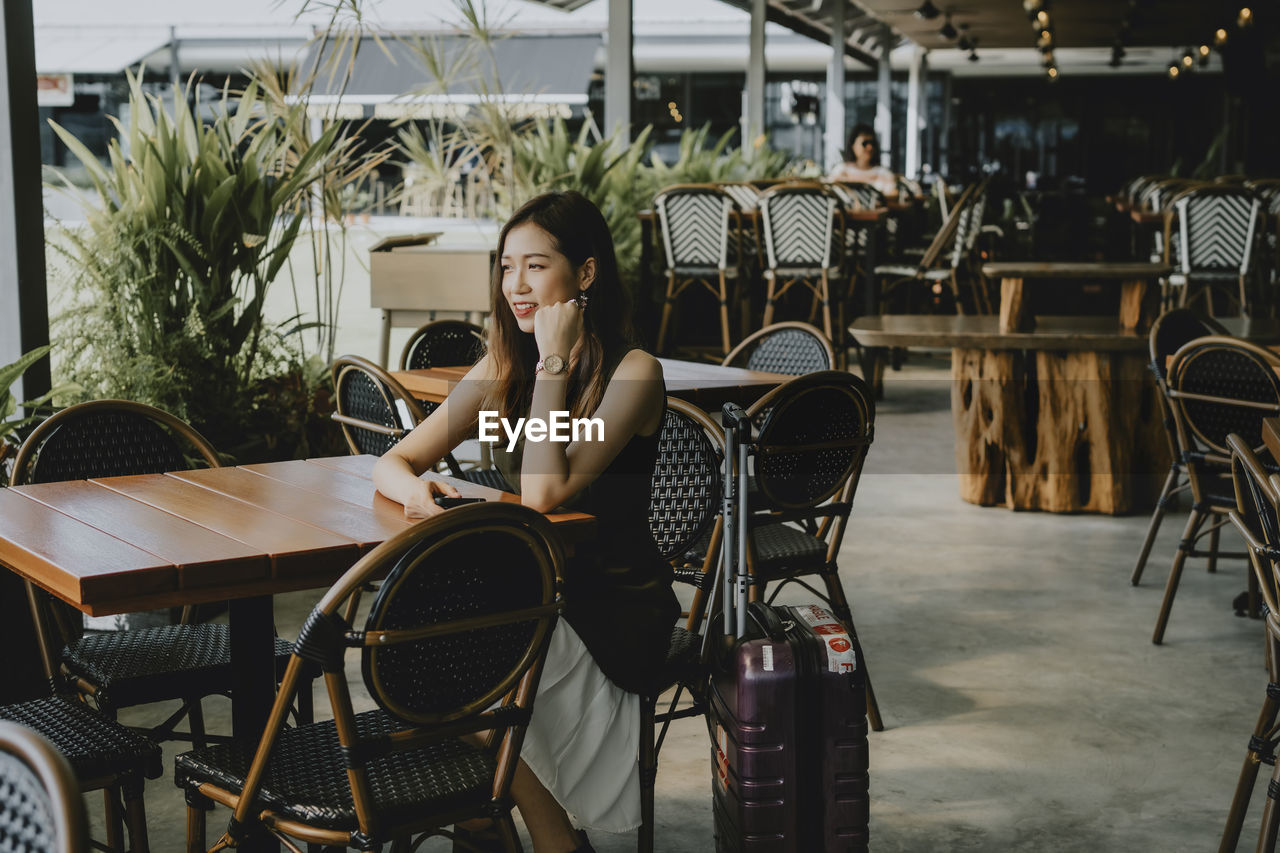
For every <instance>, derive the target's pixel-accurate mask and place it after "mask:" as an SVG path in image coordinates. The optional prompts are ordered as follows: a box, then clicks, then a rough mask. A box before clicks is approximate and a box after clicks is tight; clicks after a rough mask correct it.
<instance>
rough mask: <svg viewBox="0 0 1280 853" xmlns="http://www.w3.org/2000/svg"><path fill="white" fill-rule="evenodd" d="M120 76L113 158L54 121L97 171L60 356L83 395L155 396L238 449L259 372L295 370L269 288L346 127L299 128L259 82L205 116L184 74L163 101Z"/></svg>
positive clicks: (296, 109) (295, 356)
mask: <svg viewBox="0 0 1280 853" xmlns="http://www.w3.org/2000/svg"><path fill="white" fill-rule="evenodd" d="M129 88H130V99H129V116H128V121H127V124H126V123H121V122H119V121H115V124H116V129H117V132H118V138H117V139H114V140H112V142H111V144H110V146H109V162H108V164H105V165H104V164H102V163H100V162H99V161H98V159H97V158H96V157H94V155H93V154H92V153H90V152H89V151H88V149H86V148H85V147H84V146H83V145H82V144H81V143H80V142H79V141H78V140H77V139H76V138H75V137H74V136H73V135H72V134H71V133H69V132H68V131H66V130H65V129H64V128H61V127H59V126H57V125H56V124H55V125H54V126H53V127H54V130H55V131H56V132H57V134H58V136H59V137H60V138H61V139H62V141H63V142H64V143H65V144H66V145H67V147H68V148H69V149H70V151H71V152H72V153H73V154H74V155H75V156H76V157H77V159H79V160H80V161H81V163H82V164H83V166H84V168H85V170H86V171H87V174H88V176H89V179H90V180H91V182H92V185H93V192H92V193H91V194H90V195H89V197H87V198H82V207H83V210H84V215H85V219H86V223H85V226H84V228H82V229H68V230H67V231H66V233H65V241H66V244H65V245H64V246H62V248H61V250H62V251H63V252H65V253H66V254H67V255H68V256H69V257H70V259H71V260H72V261H73V263H74V264H75V266H76V267H77V269H78V278H77V281H76V282H75V284H76V304H75V305H74V306H73V307H72V308H71V309H70V310H69V311H68V312H66V313H65V314H63V315H62V316H61V317H59V318H58V320H57V328H58V330H59V333H60V335H61V337H62V339H64V340H68V341H71V342H73V345H72V346H71V347H69V350H68V351H69V356H68V363H67V365H66V370H67V373H68V375H69V376H70V377H71V378H73V379H75V380H77V381H78V382H79V383H80V384H81V385H82V386H84V388H86V389H87V391H88V392H89V393H90V394H91V395H94V396H120V397H125V398H128V399H134V400H139V401H142V402H146V403H150V404H151V405H154V406H157V407H159V408H162V409H166V410H168V411H170V412H173V413H174V414H176V415H178V416H179V417H183V418H185V419H187V420H189V421H191V422H192V423H193V424H194V425H195V426H196V427H197V428H198V429H200V430H201V431H202V432H204V433H205V434H206V435H207V436H208V437H209V439H210V440H211V441H213V442H214V444H215V445H216V446H219V447H222V448H233V447H235V446H236V445H238V444H240V443H242V442H243V441H244V440H245V433H244V431H243V426H244V422H245V419H246V417H247V416H248V412H247V410H246V406H247V405H248V404H249V401H250V400H251V399H252V398H253V394H252V392H251V389H252V387H253V386H254V385H255V383H258V382H260V381H262V380H263V379H264V378H267V377H271V376H277V375H279V372H280V370H281V369H282V365H288V364H292V365H293V366H294V368H296V369H301V368H300V365H301V362H302V360H303V356H302V354H301V352H300V349H299V347H298V346H297V345H296V343H292V344H291V343H290V342H289V341H288V340H287V339H286V334H287V333H288V332H290V331H295V332H296V331H297V329H298V327H299V323H298V321H297V318H295V319H294V320H293V321H291V322H289V323H287V324H286V327H285V328H283V329H279V328H273V327H270V326H269V325H268V324H267V323H266V321H265V318H264V300H265V297H266V293H267V288H268V286H269V285H270V284H271V282H272V281H273V280H274V279H275V278H276V276H277V275H278V274H279V272H280V270H281V268H282V266H283V265H284V263H285V260H286V259H287V257H288V255H289V251H290V250H291V249H292V248H293V245H294V243H295V242H296V240H297V239H298V235H299V232H300V229H301V228H302V225H303V223H304V221H305V216H304V215H303V214H304V213H305V211H306V205H307V203H308V200H309V196H310V194H311V193H312V191H313V189H314V188H315V187H316V186H317V185H319V184H320V182H321V181H322V180H323V179H324V178H325V176H326V175H328V174H330V172H331V170H332V169H334V168H335V164H336V163H338V162H339V161H340V160H341V159H342V157H343V156H344V154H346V153H347V152H348V151H349V150H350V149H351V148H352V146H354V145H355V144H356V141H355V140H354V139H353V138H352V137H350V136H347V135H343V134H342V132H341V130H342V128H341V126H340V125H338V124H332V125H330V126H329V127H328V128H326V129H325V130H324V131H323V132H322V133H321V134H320V135H319V136H318V137H317V138H316V139H314V140H305V141H304V140H301V139H300V137H299V134H298V128H299V127H302V126H305V125H306V121H305V120H304V114H305V107H304V106H302V105H297V104H295V105H293V106H292V107H289V108H287V109H286V108H284V107H282V106H281V105H279V104H274V103H271V104H269V103H267V99H266V98H265V97H264V95H263V93H262V87H261V86H260V84H259V83H258V82H257V81H254V82H251V83H250V84H249V86H248V87H246V89H245V90H244V91H243V92H241V93H239V96H238V97H236V98H234V99H233V97H232V94H231V93H230V92H229V91H226V90H224V91H223V93H222V97H221V99H220V100H219V101H218V102H217V103H216V104H214V105H211V106H212V107H213V109H212V113H213V117H212V120H211V121H210V122H208V123H207V124H206V123H205V122H202V121H201V119H200V118H198V116H199V115H200V113H201V112H202V111H203V110H204V109H205V107H204V105H202V104H201V103H200V100H199V97H198V95H197V93H196V91H195V90H194V89H193V88H192V87H191V86H190V85H189V86H188V87H187V89H186V90H185V91H175V93H174V97H173V99H172V102H171V103H169V104H167V105H166V104H165V103H163V102H162V101H161V100H160V99H159V98H157V97H154V96H151V95H148V94H146V93H144V92H143V90H142V86H141V83H140V79H139V78H138V77H134V76H132V75H130V77H129ZM304 142H305V144H304ZM68 186H69V182H68Z"/></svg>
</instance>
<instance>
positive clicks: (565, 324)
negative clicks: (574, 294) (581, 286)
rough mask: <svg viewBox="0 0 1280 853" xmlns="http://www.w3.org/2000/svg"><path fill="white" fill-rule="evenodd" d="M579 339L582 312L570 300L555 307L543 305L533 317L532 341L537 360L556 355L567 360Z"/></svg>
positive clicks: (576, 304)
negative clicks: (536, 346)
mask: <svg viewBox="0 0 1280 853" xmlns="http://www.w3.org/2000/svg"><path fill="white" fill-rule="evenodd" d="M580 337H582V311H581V310H580V309H579V308H578V303H577V302H575V301H574V300H572V299H570V300H569V301H568V302H557V303H556V304H555V305H544V306H543V307H541V308H539V309H538V311H537V313H535V314H534V315H533V339H534V341H536V342H537V344H538V356H539V358H546V357H547V356H549V355H558V356H560V357H561V358H563V359H565V360H568V358H569V353H570V352H571V351H572V350H573V347H574V345H575V344H577V343H578V338H580Z"/></svg>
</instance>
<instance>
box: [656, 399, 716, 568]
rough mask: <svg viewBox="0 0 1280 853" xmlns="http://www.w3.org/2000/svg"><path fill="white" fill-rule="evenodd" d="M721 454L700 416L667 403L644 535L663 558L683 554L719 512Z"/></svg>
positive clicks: (708, 424)
mask: <svg viewBox="0 0 1280 853" xmlns="http://www.w3.org/2000/svg"><path fill="white" fill-rule="evenodd" d="M723 453H724V449H723V446H722V444H721V440H720V436H719V432H718V430H717V427H716V424H715V423H714V422H713V421H711V420H710V419H709V418H708V417H707V416H706V414H705V413H703V412H702V411H701V410H699V409H696V408H694V407H692V406H690V405H689V404H687V403H684V402H683V401H680V400H675V399H668V400H667V411H666V414H665V415H664V416H663V419H662V429H661V432H660V433H659V434H658V456H657V461H655V462H654V465H653V480H652V490H651V493H650V498H649V532H650V533H651V534H652V535H653V541H654V543H655V544H657V546H658V551H659V553H661V554H662V558H663V559H664V560H671V559H673V558H675V557H678V556H680V555H682V554H684V553H686V552H687V551H688V550H689V549H690V547H692V545H693V543H695V542H697V541H698V539H699V538H700V537H701V536H702V535H703V534H704V533H706V532H707V531H708V530H710V529H711V525H712V524H713V523H714V521H715V518H716V515H717V514H718V513H719V512H720V488H721V479H722V471H723V463H722V458H723Z"/></svg>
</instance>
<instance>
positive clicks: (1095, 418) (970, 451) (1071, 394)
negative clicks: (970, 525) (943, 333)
mask: <svg viewBox="0 0 1280 853" xmlns="http://www.w3.org/2000/svg"><path fill="white" fill-rule="evenodd" d="M951 374H952V380H953V381H952V386H951V411H952V417H953V421H954V425H955V433H956V470H957V471H958V472H959V474H960V496H961V497H962V498H963V499H964V500H966V501H968V502H970V503H975V504H980V505H982V506H1001V505H1003V506H1006V507H1009V508H1011V509H1036V510H1044V511H1047V512H1098V513H1107V514H1111V515H1116V514H1121V513H1127V512H1132V511H1135V510H1140V509H1143V508H1146V507H1150V506H1151V505H1152V504H1153V503H1154V501H1155V499H1156V498H1157V497H1158V496H1159V491H1160V485H1161V483H1162V482H1163V479H1164V477H1165V475H1166V474H1167V473H1168V468H1169V462H1170V459H1169V451H1168V444H1167V441H1166V438H1165V435H1164V425H1163V424H1162V423H1161V414H1160V406H1159V400H1158V399H1157V398H1156V394H1157V393H1159V392H1158V391H1157V389H1156V387H1155V383H1154V382H1153V381H1152V379H1151V376H1150V374H1149V372H1148V370H1147V365H1146V357H1145V354H1143V353H1140V352H1135V351H1128V352H1091V351H1060V350H990V349H953V350H952V357H951Z"/></svg>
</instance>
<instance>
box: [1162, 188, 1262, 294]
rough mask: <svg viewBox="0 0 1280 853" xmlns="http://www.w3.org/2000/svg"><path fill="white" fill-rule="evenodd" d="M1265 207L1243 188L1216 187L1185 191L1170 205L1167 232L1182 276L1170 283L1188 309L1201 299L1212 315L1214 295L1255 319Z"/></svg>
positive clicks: (1175, 261)
mask: <svg viewBox="0 0 1280 853" xmlns="http://www.w3.org/2000/svg"><path fill="white" fill-rule="evenodd" d="M1262 212H1263V207H1262V201H1261V199H1259V198H1258V196H1256V195H1255V194H1254V193H1253V192H1251V191H1249V190H1247V189H1245V188H1243V187H1233V186H1229V185H1227V186H1222V185H1211V186H1203V185H1202V186H1194V187H1191V188H1190V189H1185V190H1183V191H1182V192H1180V193H1178V194H1177V195H1176V196H1174V197H1173V198H1171V199H1170V200H1169V212H1168V213H1167V215H1166V220H1165V221H1166V226H1165V227H1166V229H1171V228H1173V227H1175V223H1176V229H1177V236H1176V239H1175V238H1174V235H1173V234H1172V233H1170V234H1169V248H1170V250H1171V251H1170V252H1169V256H1170V258H1171V260H1172V261H1173V263H1174V265H1175V267H1176V269H1177V272H1175V273H1174V274H1173V275H1171V276H1170V277H1169V281H1170V283H1171V284H1172V285H1174V286H1175V287H1177V286H1181V291H1180V292H1181V299H1180V302H1181V304H1183V305H1186V304H1188V303H1190V302H1191V301H1192V300H1195V299H1198V298H1200V297H1201V296H1203V297H1204V298H1205V300H1206V301H1207V303H1208V305H1209V308H1210V313H1212V307H1213V292H1214V290H1215V289H1217V290H1220V291H1221V292H1223V293H1225V295H1226V296H1227V297H1228V298H1229V299H1231V300H1232V301H1234V302H1236V303H1237V305H1238V308H1239V311H1240V313H1241V314H1242V315H1244V316H1249V315H1250V314H1252V313H1253V303H1254V301H1255V298H1254V294H1253V293H1251V290H1252V288H1251V287H1250V284H1251V280H1252V278H1253V275H1254V269H1255V266H1256V259H1257V258H1256V256H1257V251H1256V250H1257V242H1258V240H1257V238H1258V236H1259V234H1260V230H1261V220H1262Z"/></svg>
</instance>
